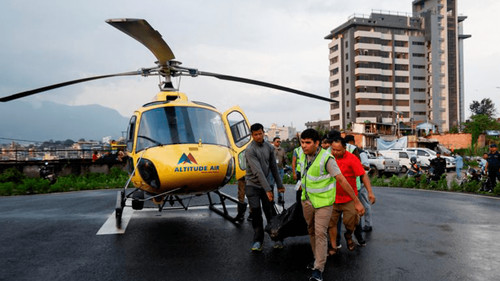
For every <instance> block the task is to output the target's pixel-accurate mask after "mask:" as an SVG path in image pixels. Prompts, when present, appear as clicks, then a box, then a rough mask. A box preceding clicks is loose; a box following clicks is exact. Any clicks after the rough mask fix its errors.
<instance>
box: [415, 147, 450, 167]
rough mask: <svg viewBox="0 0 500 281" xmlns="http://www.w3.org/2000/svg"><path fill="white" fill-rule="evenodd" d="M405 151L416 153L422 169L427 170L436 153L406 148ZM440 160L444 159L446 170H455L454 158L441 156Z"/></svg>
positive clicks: (419, 148) (424, 149)
mask: <svg viewBox="0 0 500 281" xmlns="http://www.w3.org/2000/svg"><path fill="white" fill-rule="evenodd" d="M406 150H407V151H412V152H414V153H416V154H417V156H418V158H419V160H420V165H421V166H422V167H424V168H428V167H429V166H430V161H431V160H432V159H434V158H436V152H435V151H434V150H432V149H429V148H423V147H408V148H406ZM441 158H444V159H445V160H446V170H454V169H455V162H456V160H455V158H454V157H450V156H443V155H441Z"/></svg>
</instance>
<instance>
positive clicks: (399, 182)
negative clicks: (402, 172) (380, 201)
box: [389, 175, 406, 187]
mask: <svg viewBox="0 0 500 281" xmlns="http://www.w3.org/2000/svg"><path fill="white" fill-rule="evenodd" d="M405 178H406V177H398V176H396V175H392V177H391V178H390V179H389V183H390V186H394V187H402V186H403V183H404V182H405Z"/></svg>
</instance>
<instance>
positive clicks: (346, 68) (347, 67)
mask: <svg viewBox="0 0 500 281" xmlns="http://www.w3.org/2000/svg"><path fill="white" fill-rule="evenodd" d="M345 71H346V72H347V71H349V65H348V64H347V65H346V66H345Z"/></svg>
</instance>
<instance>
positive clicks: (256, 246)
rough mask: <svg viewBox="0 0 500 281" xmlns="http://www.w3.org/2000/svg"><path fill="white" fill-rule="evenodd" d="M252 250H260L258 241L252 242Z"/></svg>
mask: <svg viewBox="0 0 500 281" xmlns="http://www.w3.org/2000/svg"><path fill="white" fill-rule="evenodd" d="M252 251H254V252H255V251H259V252H260V251H262V243H260V242H259V241H257V242H254V243H253V245H252Z"/></svg>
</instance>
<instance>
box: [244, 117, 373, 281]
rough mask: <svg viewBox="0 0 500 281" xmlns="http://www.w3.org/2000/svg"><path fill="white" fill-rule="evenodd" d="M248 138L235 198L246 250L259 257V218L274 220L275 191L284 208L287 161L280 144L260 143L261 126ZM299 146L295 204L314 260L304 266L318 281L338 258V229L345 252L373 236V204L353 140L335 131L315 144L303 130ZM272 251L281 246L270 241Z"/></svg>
mask: <svg viewBox="0 0 500 281" xmlns="http://www.w3.org/2000/svg"><path fill="white" fill-rule="evenodd" d="M250 132H251V136H252V140H253V141H252V142H251V144H250V145H249V146H248V147H247V149H246V153H245V157H246V162H247V169H246V176H245V180H244V182H243V180H242V179H240V180H239V181H238V186H239V195H238V197H239V200H240V202H241V201H242V200H244V196H242V190H243V189H244V191H245V195H246V197H247V199H248V203H249V206H250V215H249V220H251V222H252V227H253V231H254V235H253V240H252V246H251V250H252V251H254V252H259V251H262V247H263V243H264V220H263V218H262V213H264V216H265V217H266V220H267V222H269V221H270V220H271V217H272V216H273V215H275V214H274V213H273V204H274V203H273V202H274V187H276V189H277V191H278V202H279V203H282V202H283V201H282V200H283V198H284V195H283V192H285V187H284V185H283V168H284V166H285V165H286V157H285V152H284V150H283V148H281V147H280V143H281V141H280V139H279V138H274V139H273V145H271V144H270V143H268V142H266V141H265V140H264V127H263V126H262V125H261V124H258V123H256V124H253V125H252V126H251V127H250ZM320 142H321V145H320ZM300 144H301V145H300V147H297V148H296V149H294V151H293V156H292V163H291V164H292V170H293V171H295V172H296V173H294V174H293V178H294V180H296V181H297V185H296V189H297V194H296V199H297V202H299V204H300V205H301V207H302V212H303V217H304V219H305V222H306V223H307V233H308V234H309V240H310V244H311V250H312V253H313V256H314V261H312V262H311V263H310V264H309V265H308V268H309V269H311V270H312V271H311V277H310V279H309V280H313V281H319V280H323V277H322V273H323V270H324V268H325V264H326V261H327V257H328V256H329V255H335V254H337V252H338V250H339V248H340V245H341V243H340V241H341V233H340V230H341V229H342V228H341V227H342V224H343V225H344V228H345V232H344V239H345V242H346V245H347V248H348V250H350V251H353V250H354V249H355V248H356V247H357V245H359V246H364V245H366V241H365V240H364V239H363V235H362V232H363V231H372V221H371V205H372V204H374V203H375V200H376V199H375V195H374V194H373V190H372V188H371V184H370V180H369V178H368V176H367V174H366V171H367V169H368V168H369V164H368V163H367V160H366V159H367V156H366V155H363V153H364V152H363V151H361V150H360V149H359V148H357V147H356V146H355V145H354V138H353V137H352V136H346V138H343V137H342V136H341V134H340V132H339V131H335V130H333V131H330V132H329V133H328V135H327V136H325V137H324V138H323V139H320V135H319V133H318V132H317V131H316V130H314V129H306V130H305V131H303V132H302V133H301V135H300ZM363 159H365V160H364V162H363ZM242 211H243V212H244V210H243V208H241V209H240V208H239V210H238V215H237V219H238V220H242V219H243V216H242ZM363 215H364V218H363V219H361V218H362V217H363ZM354 238H355V239H356V241H357V244H356V243H355V242H354ZM274 248H278V249H279V248H283V241H280V240H279V241H275V244H274Z"/></svg>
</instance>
